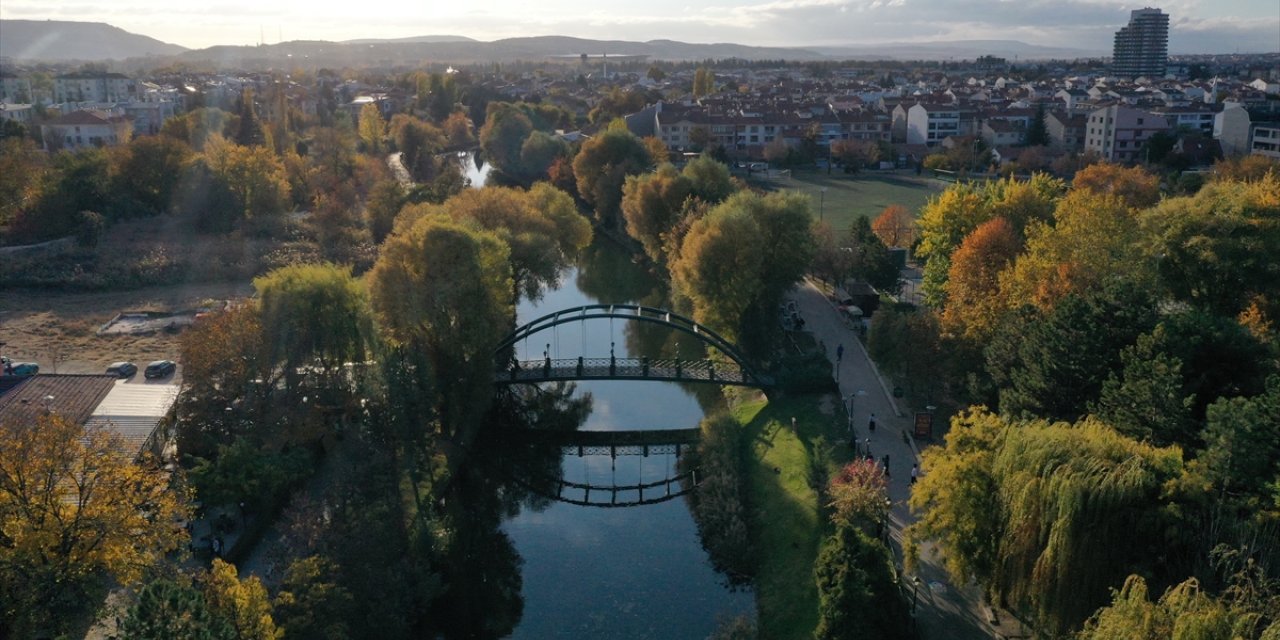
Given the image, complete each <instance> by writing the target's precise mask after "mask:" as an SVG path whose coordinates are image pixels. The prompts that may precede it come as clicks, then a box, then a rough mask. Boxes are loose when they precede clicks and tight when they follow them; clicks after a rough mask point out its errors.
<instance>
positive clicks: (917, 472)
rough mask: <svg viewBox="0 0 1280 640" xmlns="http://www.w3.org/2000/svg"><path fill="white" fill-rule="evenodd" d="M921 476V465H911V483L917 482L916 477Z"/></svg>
mask: <svg viewBox="0 0 1280 640" xmlns="http://www.w3.org/2000/svg"><path fill="white" fill-rule="evenodd" d="M919 476H920V467H919V466H918V465H914V464H913V465H911V484H915V483H916V478H917V477H919Z"/></svg>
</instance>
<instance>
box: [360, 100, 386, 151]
mask: <svg viewBox="0 0 1280 640" xmlns="http://www.w3.org/2000/svg"><path fill="white" fill-rule="evenodd" d="M357 122H359V131H360V142H362V143H364V150H365V151H366V152H367V153H371V154H373V155H379V154H381V153H382V138H383V136H385V135H386V133H387V122H386V120H383V119H382V110H380V109H378V105H377V104H375V103H372V102H370V103H369V104H366V105H364V106H363V107H360V119H359V120H358V121H357Z"/></svg>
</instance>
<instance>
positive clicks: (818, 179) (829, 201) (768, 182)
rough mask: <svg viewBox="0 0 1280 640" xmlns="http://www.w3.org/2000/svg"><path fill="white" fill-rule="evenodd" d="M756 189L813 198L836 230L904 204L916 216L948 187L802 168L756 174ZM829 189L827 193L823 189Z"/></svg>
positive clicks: (911, 178) (902, 177)
mask: <svg viewBox="0 0 1280 640" xmlns="http://www.w3.org/2000/svg"><path fill="white" fill-rule="evenodd" d="M751 184H752V186H757V187H761V188H763V189H766V190H769V191H776V190H783V189H791V190H794V191H799V192H801V193H804V194H807V195H808V196H809V197H810V198H812V199H813V215H814V216H815V217H821V218H822V219H824V220H826V221H827V222H829V223H831V225H832V226H833V227H835V228H836V229H847V228H849V225H850V224H851V223H852V222H853V218H854V217H855V216H866V217H868V218H870V219H872V220H874V219H875V217H876V216H877V215H879V214H880V212H881V211H883V210H884V208H885V207H887V206H889V205H891V204H900V205H902V206H904V207H906V208H907V209H909V210H910V211H911V212H912V213H919V211H920V207H922V206H924V203H925V201H926V200H927V199H928V198H929V197H930V196H936V195H937V194H938V193H940V192H941V191H942V190H943V189H945V188H946V187H947V183H945V182H941V181H938V180H934V179H930V178H925V177H917V176H916V175H914V174H908V173H905V172H904V173H896V172H895V173H888V172H885V173H878V172H866V171H864V172H862V173H859V174H857V175H853V176H849V175H845V174H843V173H838V172H833V173H832V174H831V175H827V173H826V172H825V171H818V170H813V169H800V170H795V171H792V172H783V171H777V170H770V171H769V175H768V176H767V177H766V176H765V175H764V174H763V173H760V172H756V173H754V174H753V175H752V176H751ZM824 188H825V189H826V191H825V192H824V191H823V189H824Z"/></svg>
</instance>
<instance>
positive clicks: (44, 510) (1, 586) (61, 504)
mask: <svg viewBox="0 0 1280 640" xmlns="http://www.w3.org/2000/svg"><path fill="white" fill-rule="evenodd" d="M134 453H135V450H134V449H133V448H132V447H130V446H129V445H128V444H126V443H125V442H124V440H123V439H122V438H121V437H120V436H119V435H118V434H116V433H115V432H114V431H111V430H109V429H106V428H101V427H91V428H85V427H83V426H81V425H80V424H78V423H76V422H74V421H72V420H70V419H68V418H65V417H63V416H61V415H59V414H58V413H56V412H47V413H43V414H40V415H38V416H37V417H35V418H34V419H33V420H31V421H29V422H27V421H13V420H6V421H3V422H0V531H3V535H2V536H0V540H3V544H0V632H4V633H3V635H5V636H6V637H30V635H31V634H35V633H36V632H37V630H43V629H47V628H63V626H64V625H65V624H66V623H68V622H69V621H70V620H72V619H75V617H76V613H77V612H78V611H80V609H81V607H83V606H85V605H86V604H88V603H87V601H86V598H87V597H88V595H89V590H90V589H91V588H92V587H93V586H95V585H96V584H97V583H98V581H100V580H104V579H109V580H114V581H116V582H118V583H121V584H129V583H132V582H134V581H136V580H138V579H140V578H141V577H142V576H143V575H144V574H145V573H146V572H147V571H148V570H149V569H150V568H151V567H153V566H155V565H156V564H157V563H159V562H161V561H162V560H163V559H164V557H165V555H166V554H168V553H169V552H171V551H173V550H175V549H177V548H179V547H180V546H181V545H182V544H184V543H185V542H186V537H187V534H186V532H185V531H184V530H183V529H181V528H179V527H175V526H174V523H175V522H180V521H182V520H183V519H184V518H186V517H188V516H189V514H188V513H187V506H186V501H185V499H184V498H183V496H182V495H181V494H180V493H179V492H178V491H175V490H174V489H173V488H171V487H170V486H169V475H168V473H167V472H166V471H165V470H164V469H163V468H161V467H160V465H159V464H158V463H157V461H155V460H154V459H153V458H152V457H151V456H150V455H146V456H143V457H142V458H141V459H140V460H139V461H137V462H134V461H133V460H132V456H133V454H134ZM46 625H52V626H51V627H50V626H46Z"/></svg>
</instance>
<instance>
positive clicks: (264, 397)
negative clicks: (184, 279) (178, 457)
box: [177, 302, 283, 457]
mask: <svg viewBox="0 0 1280 640" xmlns="http://www.w3.org/2000/svg"><path fill="white" fill-rule="evenodd" d="M179 358H180V360H181V362H182V371H183V374H184V375H183V384H184V386H185V388H186V390H187V391H188V393H183V394H182V395H181V396H179V398H178V408H179V410H178V416H179V419H178V422H177V432H178V436H177V439H178V449H179V450H180V451H182V452H183V453H184V454H189V455H193V456H202V457H213V456H214V455H215V453H216V451H217V446H218V445H219V444H226V443H230V442H231V441H232V440H234V439H235V437H236V436H239V435H245V434H246V432H247V429H248V427H249V425H248V424H247V423H246V421H244V420H241V419H240V416H239V415H232V414H235V413H236V412H235V411H227V408H228V407H231V408H240V409H241V410H242V411H245V412H249V413H256V412H257V411H258V410H259V409H261V408H262V407H265V406H266V405H267V403H268V402H269V400H270V396H271V393H272V390H273V389H274V388H275V386H276V383H277V382H278V381H279V379H280V378H279V376H280V375H283V370H282V369H280V368H278V367H274V366H272V361H271V358H269V357H268V356H267V345H266V344H265V343H264V341H263V332H262V323H261V320H260V317H259V315H258V307H257V305H256V304H255V303H252V302H250V303H246V304H243V305H240V306H238V307H236V308H234V309H231V310H229V311H224V312H219V313H214V314H212V315H210V316H206V317H203V318H201V320H200V322H197V323H195V324H194V325H192V327H191V328H190V329H188V330H187V331H186V332H184V333H183V334H182V336H181V338H180V341H179ZM255 380H258V381H261V382H258V383H255V382H254V381H255Z"/></svg>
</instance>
